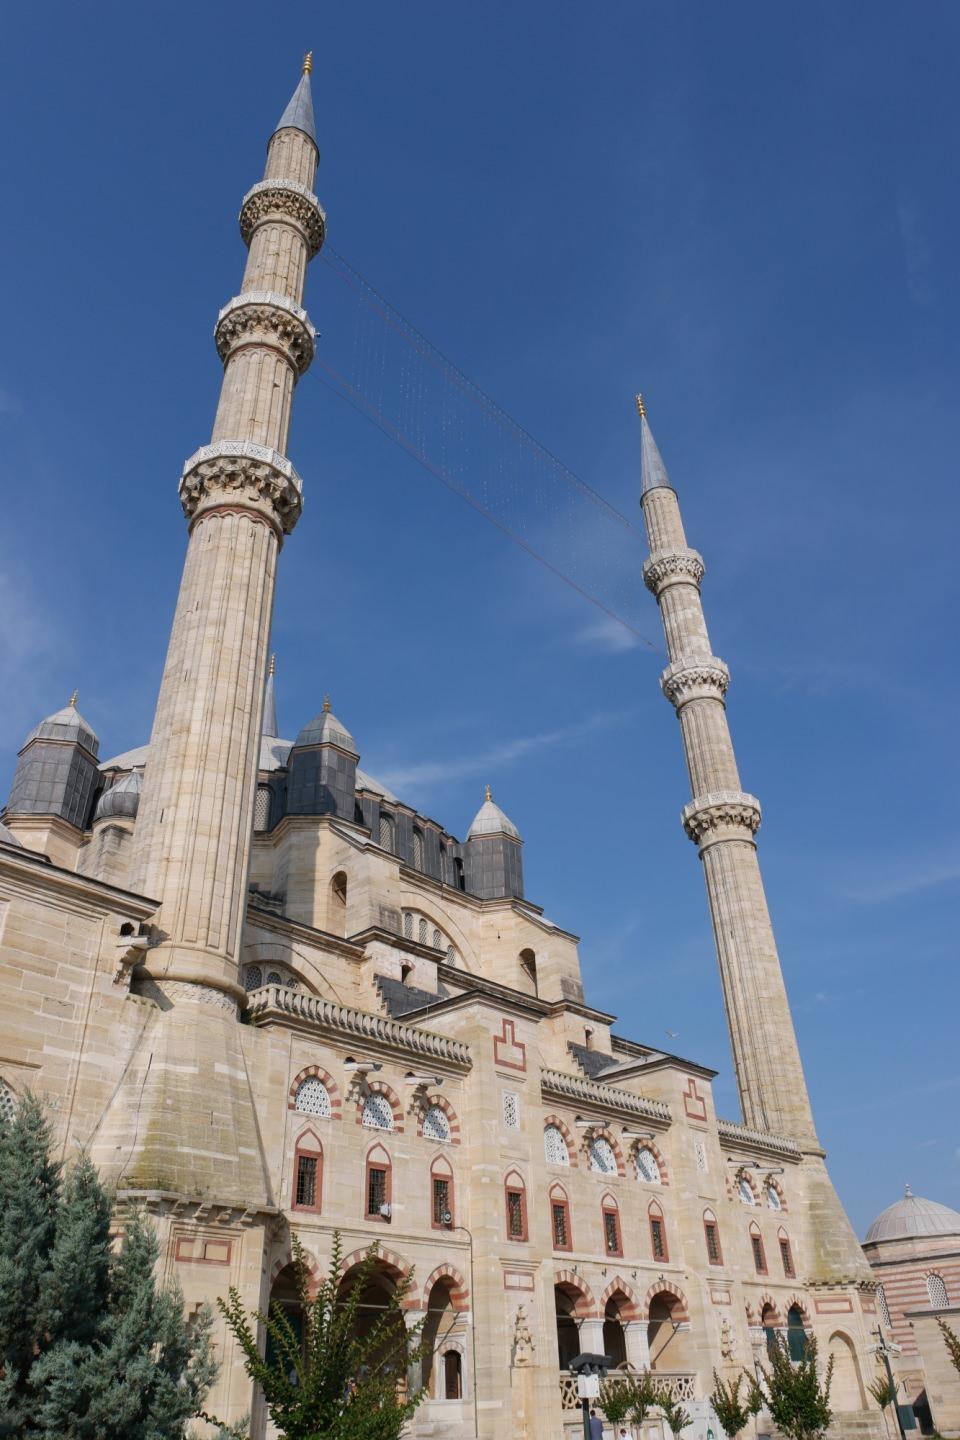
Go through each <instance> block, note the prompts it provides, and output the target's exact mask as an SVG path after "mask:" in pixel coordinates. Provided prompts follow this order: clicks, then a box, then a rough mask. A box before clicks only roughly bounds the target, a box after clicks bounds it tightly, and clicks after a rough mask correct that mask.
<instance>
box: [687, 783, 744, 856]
mask: <svg viewBox="0 0 960 1440" xmlns="http://www.w3.org/2000/svg"><path fill="white" fill-rule="evenodd" d="M680 819H681V821H682V822H683V828H684V830H686V832H687V834H688V835H689V836H690V839H691V840H692V841H693V842H694V843H695V844H696V845H698V846H699V847H700V850H701V852H702V851H704V850H706V849H707V848H708V846H710V845H716V844H718V843H719V842H720V841H721V840H747V841H749V843H750V844H753V837H754V835H755V834H756V833H757V831H758V830H759V829H760V801H759V800H758V799H757V797H756V796H755V795H748V794H747V793H746V791H744V790H711V791H710V792H709V793H708V794H706V795H698V796H697V797H696V799H694V800H691V801H690V804H689V805H684V807H683V809H682V811H681V812H680Z"/></svg>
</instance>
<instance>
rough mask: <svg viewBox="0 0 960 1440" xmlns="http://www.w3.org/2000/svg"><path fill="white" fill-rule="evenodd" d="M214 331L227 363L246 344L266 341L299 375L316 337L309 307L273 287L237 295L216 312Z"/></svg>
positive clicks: (308, 362)
mask: <svg viewBox="0 0 960 1440" xmlns="http://www.w3.org/2000/svg"><path fill="white" fill-rule="evenodd" d="M213 334H214V339H215V340H216V343H217V353H218V355H219V356H220V359H221V360H222V361H223V363H224V365H226V363H227V361H228V360H229V359H230V356H231V355H233V354H234V353H235V352H236V351H237V350H240V349H242V348H243V347H244V346H245V345H267V346H269V347H270V348H271V349H273V350H278V351H279V352H280V354H281V355H282V356H283V358H284V359H285V360H286V361H287V363H288V364H289V365H290V367H291V369H292V370H293V371H294V373H295V374H296V375H298V376H300V375H302V374H303V373H304V371H305V370H307V369H308V367H309V365H310V362H311V360H312V359H313V356H314V351H315V348H316V339H317V332H316V330H315V329H314V327H313V326H312V325H311V324H310V319H309V317H308V315H307V312H306V310H304V309H303V308H302V307H301V306H300V305H297V304H295V303H294V301H293V300H291V299H289V298H288V297H287V296H286V295H277V294H275V293H274V291H272V290H245V291H244V292H243V294H242V295H234V297H233V299H232V300H230V301H228V302H227V304H226V305H224V307H223V309H222V310H221V311H220V314H219V315H218V316H217V324H216V328H215V329H214V332H213Z"/></svg>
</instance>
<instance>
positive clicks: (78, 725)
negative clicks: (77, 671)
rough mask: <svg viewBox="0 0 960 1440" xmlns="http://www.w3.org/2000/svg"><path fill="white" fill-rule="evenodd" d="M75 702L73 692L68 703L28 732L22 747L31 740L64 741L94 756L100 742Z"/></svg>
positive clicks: (75, 695)
mask: <svg viewBox="0 0 960 1440" xmlns="http://www.w3.org/2000/svg"><path fill="white" fill-rule="evenodd" d="M76 701H77V693H76V691H74V693H73V694H72V695H71V697H70V703H69V704H68V705H64V707H63V709H62V710H57V711H55V712H54V714H52V715H48V716H47V718H46V719H45V720H41V721H40V724H39V725H37V726H36V727H35V728H34V729H33V730H31V731H30V734H29V735H28V736H27V738H26V740H25V741H24V742H23V743H24V745H29V744H30V742H31V740H64V741H66V742H67V743H68V744H71V745H82V746H83V747H84V749H85V750H89V751H90V754H91V755H96V753H97V751H98V750H99V749H100V740H99V738H98V736H97V733H96V731H95V730H94V728H93V726H92V725H89V724H88V723H87V721H86V720H84V718H83V716H82V715H81V714H80V711H79V710H78V709H77V704H76Z"/></svg>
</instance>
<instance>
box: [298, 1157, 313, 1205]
mask: <svg viewBox="0 0 960 1440" xmlns="http://www.w3.org/2000/svg"><path fill="white" fill-rule="evenodd" d="M294 1204H295V1205H298V1206H302V1207H303V1209H304V1210H315V1209H316V1208H317V1157H316V1155H298V1156H297V1198H296V1200H295V1201H294Z"/></svg>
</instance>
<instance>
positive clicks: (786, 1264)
mask: <svg viewBox="0 0 960 1440" xmlns="http://www.w3.org/2000/svg"><path fill="white" fill-rule="evenodd" d="M780 1259H781V1260H782V1261H783V1273H784V1275H786V1276H787V1277H788V1278H789V1279H792V1278H793V1276H794V1275H795V1274H796V1271H795V1270H794V1268H793V1254H792V1252H791V1250H790V1241H789V1240H785V1239H784V1238H783V1236H781V1237H780Z"/></svg>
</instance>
